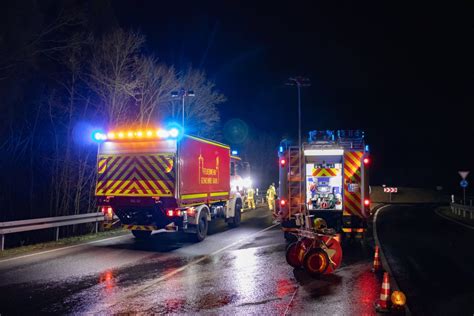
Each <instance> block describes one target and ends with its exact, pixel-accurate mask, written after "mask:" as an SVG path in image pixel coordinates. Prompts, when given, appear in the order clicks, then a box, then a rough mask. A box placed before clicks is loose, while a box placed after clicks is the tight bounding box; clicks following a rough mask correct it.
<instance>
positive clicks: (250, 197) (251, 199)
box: [247, 187, 255, 210]
mask: <svg viewBox="0 0 474 316" xmlns="http://www.w3.org/2000/svg"><path fill="white" fill-rule="evenodd" d="M247 205H248V208H249V209H252V210H254V209H255V191H254V190H253V188H252V187H250V188H249V189H248V190H247Z"/></svg>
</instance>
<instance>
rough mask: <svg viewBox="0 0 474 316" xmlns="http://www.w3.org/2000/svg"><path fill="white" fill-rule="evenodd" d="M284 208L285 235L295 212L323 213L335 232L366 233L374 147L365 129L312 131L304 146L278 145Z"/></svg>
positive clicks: (291, 227) (292, 226) (288, 234)
mask: <svg viewBox="0 0 474 316" xmlns="http://www.w3.org/2000/svg"><path fill="white" fill-rule="evenodd" d="M279 163H280V179H279V180H280V186H279V194H278V196H279V201H278V202H279V203H278V205H279V208H280V216H281V217H282V229H283V231H284V232H285V237H287V238H290V237H291V233H292V232H295V231H297V225H296V223H295V214H298V213H303V214H308V215H314V217H315V218H323V219H324V220H325V221H326V222H327V224H328V226H329V227H331V228H334V229H335V230H336V231H338V232H341V233H345V234H350V235H353V236H354V235H355V236H361V235H362V234H363V233H364V232H365V230H366V228H367V220H366V219H367V217H368V216H369V215H370V214H369V213H370V208H369V207H370V198H369V181H368V166H369V163H370V157H369V148H368V146H367V145H366V144H365V141H364V133H363V132H362V131H360V130H338V131H312V132H310V133H309V138H308V141H307V142H304V143H303V144H302V146H301V148H299V147H298V145H297V144H296V145H294V144H292V143H290V142H287V141H282V142H281V144H280V148H279Z"/></svg>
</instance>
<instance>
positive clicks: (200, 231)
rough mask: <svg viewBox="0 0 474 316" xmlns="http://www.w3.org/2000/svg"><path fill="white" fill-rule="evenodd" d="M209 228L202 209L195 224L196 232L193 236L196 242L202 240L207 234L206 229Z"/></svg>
mask: <svg viewBox="0 0 474 316" xmlns="http://www.w3.org/2000/svg"><path fill="white" fill-rule="evenodd" d="M208 228H209V223H208V222H207V216H206V212H205V211H204V210H203V211H201V212H200V213H199V219H198V222H197V225H196V234H195V235H194V238H195V239H196V241H197V242H200V241H203V240H204V239H205V238H206V236H207V229H208Z"/></svg>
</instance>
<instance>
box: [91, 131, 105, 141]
mask: <svg viewBox="0 0 474 316" xmlns="http://www.w3.org/2000/svg"><path fill="white" fill-rule="evenodd" d="M92 140H93V141H95V142H98V143H101V142H104V141H106V140H107V134H105V133H103V132H102V131H95V132H92Z"/></svg>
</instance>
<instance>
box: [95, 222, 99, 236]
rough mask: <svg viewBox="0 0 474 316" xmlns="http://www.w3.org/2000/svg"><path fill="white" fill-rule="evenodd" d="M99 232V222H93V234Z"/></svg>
mask: <svg viewBox="0 0 474 316" xmlns="http://www.w3.org/2000/svg"><path fill="white" fill-rule="evenodd" d="M98 231H99V222H95V233H96V234H97V232H98Z"/></svg>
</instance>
